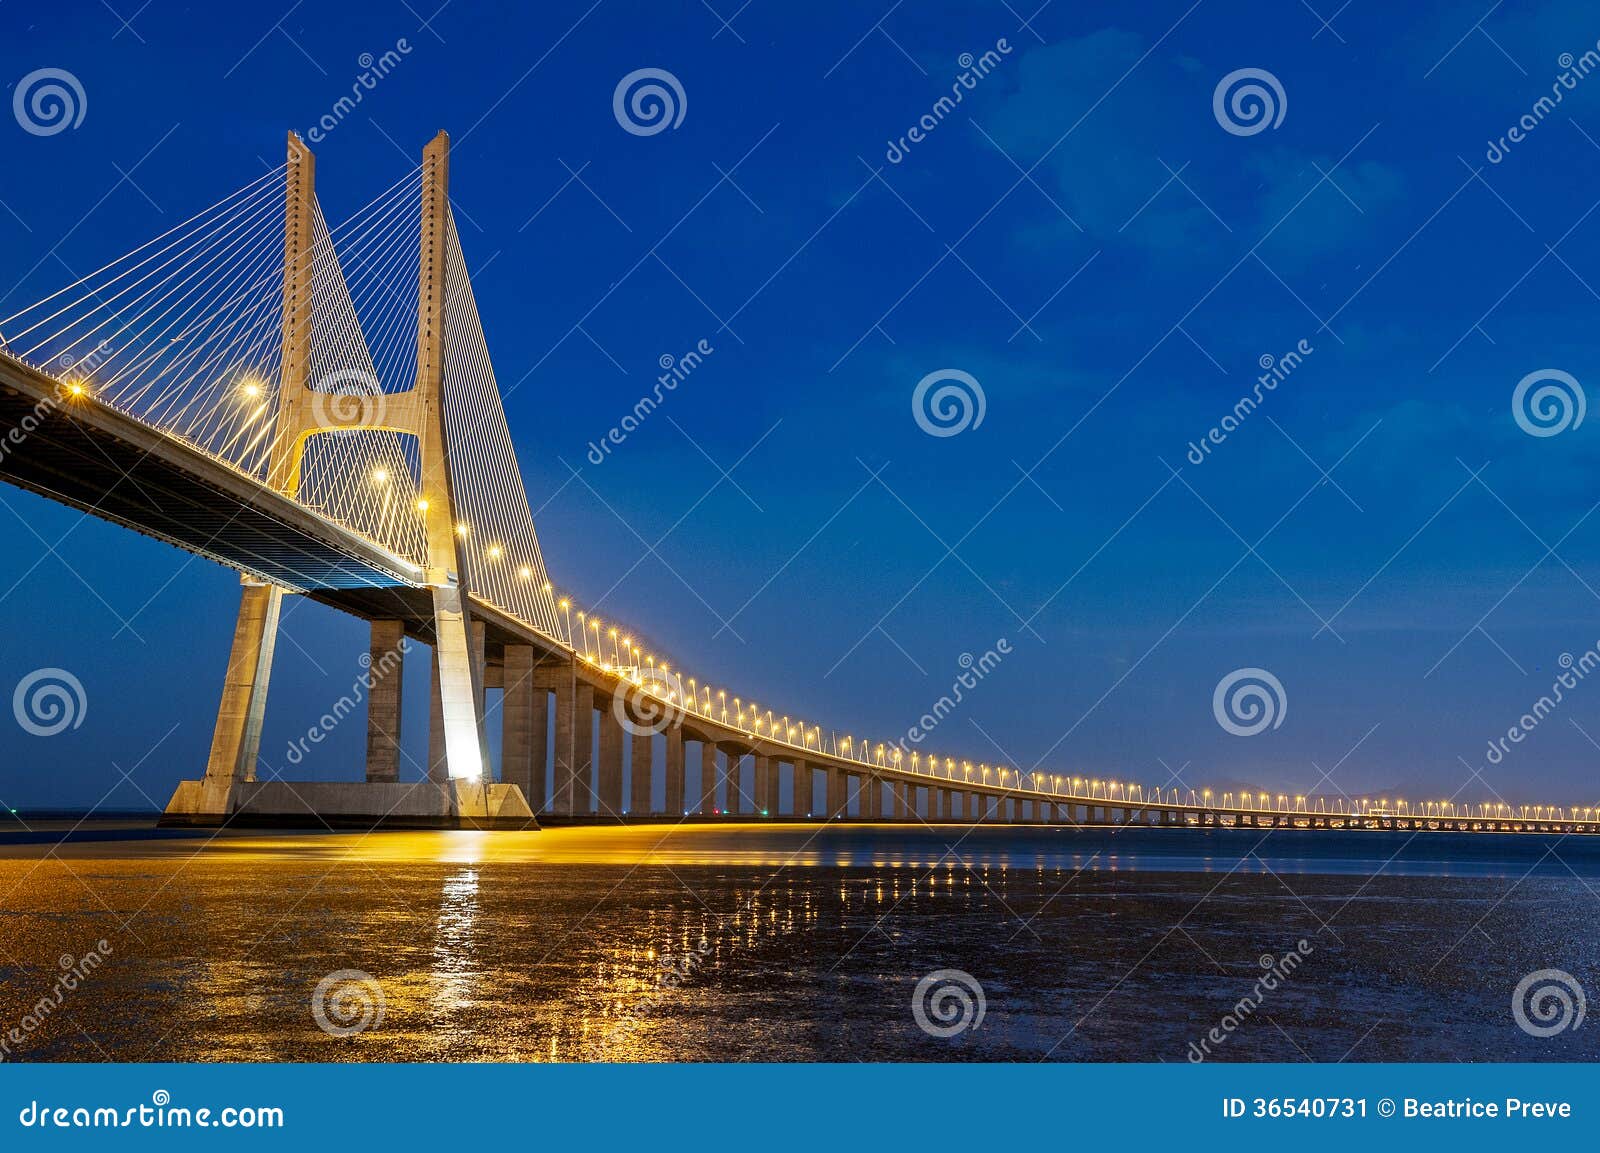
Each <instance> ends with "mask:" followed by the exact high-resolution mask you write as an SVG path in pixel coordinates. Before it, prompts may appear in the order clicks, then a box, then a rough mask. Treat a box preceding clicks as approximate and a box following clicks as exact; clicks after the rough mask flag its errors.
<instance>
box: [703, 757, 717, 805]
mask: <svg viewBox="0 0 1600 1153" xmlns="http://www.w3.org/2000/svg"><path fill="white" fill-rule="evenodd" d="M716 811H717V746H716V743H715V742H713V741H708V740H705V739H704V738H702V739H701V741H700V815H701V816H702V817H710V816H715V815H716Z"/></svg>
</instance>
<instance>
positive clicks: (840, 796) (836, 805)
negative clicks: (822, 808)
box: [825, 768, 849, 821]
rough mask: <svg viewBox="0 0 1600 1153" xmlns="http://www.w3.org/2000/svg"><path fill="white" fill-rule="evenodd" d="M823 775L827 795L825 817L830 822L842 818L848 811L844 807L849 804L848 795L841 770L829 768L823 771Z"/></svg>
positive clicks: (843, 773)
mask: <svg viewBox="0 0 1600 1153" xmlns="http://www.w3.org/2000/svg"><path fill="white" fill-rule="evenodd" d="M825 773H826V775H827V793H828V813H827V816H828V819H829V820H830V821H832V820H836V819H838V818H839V817H842V816H844V815H845V813H846V812H847V811H848V810H847V809H846V805H847V804H848V803H849V793H848V791H847V783H846V778H845V772H844V770H843V769H836V768H830V769H827V770H825Z"/></svg>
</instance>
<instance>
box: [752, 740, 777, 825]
mask: <svg viewBox="0 0 1600 1153" xmlns="http://www.w3.org/2000/svg"><path fill="white" fill-rule="evenodd" d="M754 760H755V786H756V794H755V799H756V816H758V817H771V816H775V815H776V814H777V812H778V805H777V799H778V798H777V792H778V790H777V788H776V787H775V785H774V780H775V778H776V777H777V773H776V772H775V771H774V766H773V763H772V759H771V758H770V757H767V756H765V755H763V754H762V753H756V754H755V755H754Z"/></svg>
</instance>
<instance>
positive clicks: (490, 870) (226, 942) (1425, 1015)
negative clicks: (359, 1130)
mask: <svg viewBox="0 0 1600 1153" xmlns="http://www.w3.org/2000/svg"><path fill="white" fill-rule="evenodd" d="M1554 840H1555V839H1553V838H1551V839H1546V838H1533V837H1529V838H1484V837H1468V838H1466V839H1465V840H1464V841H1463V839H1462V838H1446V837H1444V836H1443V835H1434V836H1431V837H1419V838H1416V839H1415V840H1413V841H1411V842H1409V843H1404V845H1403V849H1402V844H1403V838H1386V837H1382V836H1377V837H1374V836H1363V835H1362V834H1352V835H1349V836H1341V835H1339V834H1326V833H1323V834H1299V835H1296V834H1273V835H1272V836H1271V837H1268V838H1266V839H1262V838H1261V837H1260V836H1259V835H1255V834H1250V833H1229V834H1223V835H1216V834H1210V835H1196V834H1194V833H1192V832H1183V831H1167V830H1151V831H1148V832H1142V831H1125V832H1121V833H1111V832H1106V831H1100V832H1096V833H1082V832H1073V831H1070V830H1053V829H1040V828H988V829H980V830H976V831H972V830H966V829H958V828H950V829H932V830H929V829H917V830H912V829H906V828H898V827H893V826H881V827H864V826H844V827H835V828H828V829H820V830H819V829H817V828H814V827H802V826H715V827H699V826H689V827H685V828H682V829H677V830H669V829H665V828H660V827H644V828H629V829H563V830H554V831H549V832H545V833H536V834H508V833H386V834H379V835H373V836H366V837H362V836H356V835H312V834H308V835H290V834H282V833H258V834H240V835H232V834H230V835H228V836H225V837H221V838H218V839H217V840H215V841H213V842H210V843H209V844H206V845H205V847H204V849H203V851H201V852H199V853H198V854H197V853H196V850H197V849H198V848H199V847H200V845H201V844H202V843H203V841H202V840H201V839H195V838H188V837H185V838H149V837H147V838H144V839H132V840H121V841H89V842H80V843H71V844H67V845H65V846H63V847H62V848H61V849H60V850H59V853H60V856H61V857H62V858H64V860H55V859H51V858H48V857H46V855H45V847H44V846H42V845H18V844H10V845H3V844H0V892H6V891H11V896H10V897H9V898H8V899H7V900H5V901H4V902H3V903H0V918H3V919H0V935H3V936H4V937H5V938H6V940H7V942H8V949H9V950H10V951H11V952H12V953H13V954H14V956H15V958H16V962H17V963H16V964H12V963H10V962H9V961H6V960H5V959H4V958H3V957H0V1023H6V1022H10V1021H15V1020H18V1019H20V1018H21V1017H22V1015H23V1014H24V1013H25V1012H26V1011H27V1007H28V1006H29V1005H31V1004H33V1002H34V1001H36V1000H37V998H38V996H39V995H40V994H41V993H42V992H44V991H45V990H47V989H48V988H49V986H50V983H51V982H52V981H53V980H54V972H56V971H58V970H57V958H58V957H59V956H60V955H62V954H65V953H71V954H74V955H78V954H81V953H82V952H83V951H84V950H85V949H86V948H87V947H89V946H90V944H91V943H92V942H93V941H94V940H97V939H98V938H99V937H102V936H104V937H107V938H109V939H111V940H112V941H113V943H114V945H115V952H114V954H113V957H112V962H111V963H110V964H108V965H107V966H106V967H105V968H104V969H103V970H102V971H100V972H98V973H96V974H95V975H94V977H93V979H92V980H90V981H88V982H86V983H85V984H84V986H83V987H82V988H81V989H79V990H78V991H76V992H75V993H74V994H73V995H72V997H71V999H70V1000H69V1001H68V1002H67V1003H66V1004H65V1005H64V1006H63V1010H62V1012H61V1013H60V1014H59V1015H57V1016H55V1017H53V1018H52V1019H51V1020H49V1021H48V1022H46V1023H45V1025H44V1026H43V1027H42V1028H40V1029H39V1030H38V1031H37V1032H35V1033H31V1034H30V1035H29V1037H28V1038H27V1040H28V1044H27V1046H26V1047H24V1048H23V1049H22V1050H21V1051H20V1052H19V1053H17V1056H18V1057H21V1058H27V1057H35V1058H53V1059H83V1060H95V1059H102V1058H104V1057H110V1058H114V1059H119V1060H147V1059H149V1060H156V1059H159V1060H186V1059H200V1060H220V1059H238V1060H250V1059H294V1060H342V1059H359V1060H481V1059H495V1060H674V1059H679V1060H737V1059H756V1060H815V1059H826V1060H861V1059H887V1060H927V1059H935V1060H945V1059H1023V1060H1026V1059H1038V1058H1040V1057H1044V1056H1049V1057H1050V1058H1052V1059H1057V1060H1085V1059H1088V1060H1183V1059H1184V1056H1185V1051H1186V1046H1187V1044H1188V1042H1189V1041H1190V1040H1192V1039H1193V1038H1194V1037H1196V1036H1199V1035H1200V1034H1201V1033H1203V1032H1204V1030H1205V1029H1207V1028H1209V1027H1210V1026H1211V1025H1213V1024H1214V1023H1215V1022H1216V1020H1217V1019H1218V1018H1219V1017H1220V1016H1221V1015H1222V1014H1223V1013H1224V1012H1226V1011H1227V1009H1228V1008H1229V1007H1230V1006H1232V1005H1233V1004H1234V1003H1236V1002H1237V1000H1238V998H1239V996H1240V993H1241V991H1242V990H1244V989H1246V988H1248V987H1249V985H1250V983H1252V982H1253V981H1254V980H1255V977H1256V975H1257V974H1258V973H1259V972H1260V968H1259V964H1258V960H1259V957H1260V956H1261V955H1262V954H1263V953H1282V952H1283V951H1285V950H1286V949H1289V948H1292V947H1293V946H1294V944H1295V942H1296V941H1297V940H1300V939H1302V938H1303V939H1305V940H1307V941H1308V942H1309V943H1310V944H1311V945H1312V946H1313V949H1314V951H1313V953H1312V955H1311V956H1310V957H1309V958H1308V960H1307V962H1306V964H1305V965H1304V967H1303V968H1302V969H1301V970H1299V971H1298V972H1297V973H1296V975H1295V977H1294V978H1293V980H1291V981H1289V982H1288V983H1286V985H1285V987H1284V988H1283V989H1282V990H1280V991H1279V992H1278V993H1276V994H1275V996H1274V999H1273V1002H1272V1003H1271V1004H1270V1005H1268V1006H1264V1008H1263V1013H1262V1016H1261V1018H1260V1019H1258V1020H1256V1021H1254V1022H1252V1023H1251V1025H1250V1026H1249V1027H1247V1028H1245V1029H1241V1030H1240V1031H1239V1033H1237V1034H1235V1035H1234V1036H1232V1037H1230V1039H1229V1040H1228V1042H1227V1043H1226V1045H1224V1046H1223V1047H1222V1051H1221V1052H1219V1053H1218V1057H1219V1058H1221V1059H1273V1060H1296V1059H1300V1058H1301V1057H1302V1056H1303V1055H1311V1056H1314V1057H1316V1058H1317V1059H1319V1060H1335V1059H1338V1058H1339V1057H1341V1056H1343V1055H1344V1054H1345V1053H1346V1052H1347V1051H1349V1050H1350V1049H1351V1047H1352V1046H1357V1048H1356V1051H1355V1052H1354V1054H1353V1056H1352V1059H1366V1060H1384V1059H1400V1058H1406V1059H1444V1060H1449V1059H1461V1058H1488V1057H1508V1058H1514V1059H1524V1060H1535V1059H1550V1058H1557V1059H1559V1058H1573V1057H1584V1058H1587V1059H1593V1058H1594V1057H1596V1056H1597V1055H1600V1034H1597V1033H1596V1032H1594V1031H1582V1030H1580V1031H1578V1032H1576V1033H1571V1034H1567V1035H1563V1036H1560V1037H1556V1038H1552V1039H1549V1040H1541V1041H1536V1040H1535V1039H1532V1038H1529V1037H1527V1036H1526V1035H1524V1034H1522V1033H1521V1032H1520V1031H1519V1030H1517V1029H1516V1028H1515V1027H1514V1025H1513V1024H1512V1021H1511V1018H1510V1014H1509V1011H1508V1008H1509V997H1510V990H1511V989H1512V988H1513V987H1514V986H1515V984H1516V982H1517V980H1518V979H1520V977H1521V976H1522V975H1523V974H1525V973H1527V972H1530V971H1532V970H1534V969H1539V968H1549V967H1556V968H1563V969H1566V970H1567V971H1569V972H1572V973H1573V974H1574V975H1577V976H1579V977H1580V979H1582V980H1584V981H1586V982H1587V983H1588V988H1589V989H1590V992H1591V995H1592V994H1593V993H1594V992H1595V991H1596V989H1597V985H1596V984H1595V983H1594V979H1593V978H1594V974H1593V973H1592V972H1591V971H1590V970H1589V968H1588V966H1590V965H1591V964H1592V963H1593V962H1592V960H1591V959H1592V958H1593V957H1594V956H1595V955H1596V954H1595V944H1596V932H1595V929H1594V927H1593V925H1594V918H1593V917H1592V916H1591V915H1590V910H1591V908H1592V906H1591V905H1590V902H1591V901H1592V900H1593V899H1594V898H1593V896H1592V894H1591V893H1590V892H1589V891H1588V882H1586V881H1584V880H1581V879H1579V878H1577V877H1574V876H1573V872H1574V871H1576V872H1578V873H1581V874H1583V875H1584V876H1589V875H1591V874H1595V873H1597V872H1600V870H1597V869H1596V867H1595V866H1596V860H1595V857H1594V853H1595V849H1593V848H1591V847H1590V846H1589V844H1588V843H1587V842H1581V841H1579V840H1578V839H1576V838H1574V839H1569V840H1567V841H1561V842H1555V843H1554V844H1552V842H1554ZM1551 848H1553V849H1554V852H1553V853H1551V854H1549V855H1547V854H1546V850H1547V849H1551ZM1397 849H1402V851H1401V853H1400V855H1399V856H1398V858H1397V859H1396V860H1394V861H1393V862H1392V863H1391V864H1390V865H1388V866H1387V867H1386V868H1383V870H1382V872H1381V873H1380V872H1379V871H1378V870H1379V866H1380V865H1382V863H1383V861H1384V860H1385V859H1386V858H1388V857H1389V856H1391V855H1392V854H1394V853H1395V852H1396V850H1397ZM1541 857H1543V858H1544V863H1543V864H1542V865H1541V866H1540V867H1539V868H1538V869H1535V870H1533V871H1532V872H1531V873H1530V868H1529V867H1530V865H1532V864H1534V863H1535V862H1536V861H1538V860H1539V859H1540V858H1541ZM69 868H70V869H71V872H68V869H69ZM1569 870H1570V871H1569ZM130 917H132V919H131V921H129V923H128V927H127V928H126V929H123V928H121V927H120V925H121V923H122V922H123V921H125V920H128V919H129V918H130ZM347 968H354V969H359V970H362V971H365V972H368V973H370V974H371V975H372V976H373V978H374V979H375V980H376V981H378V982H379V984H380V986H381V988H382V990H383V994H384V998H385V1002H386V1006H387V1012H386V1017H385V1020H384V1023H383V1025H382V1026H381V1027H379V1028H377V1029H374V1030H371V1031H369V1032H367V1033H363V1034H360V1035H358V1036H355V1037H349V1038H334V1037H330V1036H327V1035H326V1034H324V1033H322V1032H320V1031H319V1030H318V1029H317V1028H316V1027H315V1025H314V1023H313V1022H312V1020H311V1017H310V1012H309V1008H308V998H309V995H310V990H311V989H312V988H313V987H314V986H315V985H316V983H317V982H318V980H319V979H321V978H322V977H323V976H324V975H326V974H327V973H329V972H332V971H335V970H339V969H347ZM941 968H958V969H962V970H964V971H966V972H968V973H971V974H972V975H973V976H974V977H975V978H977V979H978V981H979V982H980V983H981V984H982V985H983V987H984V989H985V993H986V997H987V1000H988V1015H987V1017H986V1019H985V1022H984V1025H983V1027H982V1028H981V1029H980V1030H978V1031H977V1032H972V1033H967V1034H963V1035H961V1036H958V1037H956V1038H954V1039H951V1040H948V1041H947V1040H939V1039H935V1038H931V1037H928V1036H927V1035H925V1034H923V1033H922V1032H921V1031H920V1030H919V1029H918V1028H917V1027H916V1025H915V1024H914V1022H913V1020H912V1017H911V1014H910V997H911V990H912V988H913V987H914V986H915V984H916V982H917V981H918V979H920V978H921V977H922V976H923V975H924V974H926V973H929V972H931V971H933V970H935V969H941ZM80 1029H81V1032H80Z"/></svg>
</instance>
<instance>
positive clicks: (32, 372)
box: [0, 354, 420, 589]
mask: <svg viewBox="0 0 1600 1153" xmlns="http://www.w3.org/2000/svg"><path fill="white" fill-rule="evenodd" d="M60 387H61V386H60V384H59V382H57V381H56V380H54V379H53V378H51V377H50V376H47V375H46V374H44V373H42V372H40V371H38V370H37V369H35V368H33V367H32V366H30V365H28V364H25V363H24V362H22V361H20V360H17V359H15V358H14V357H11V356H7V355H5V354H0V479H4V480H6V481H9V482H11V483H12V484H15V485H17V486H19V487H21V488H25V489H28V490H30V491H32V492H35V493H38V494H40V495H42V496H47V497H50V498H51V499H53V500H58V501H61V502H62V503H64V504H68V505H71V506H72V507H74V508H77V509H81V510H83V511H84V512H88V513H93V514H94V515H96V516H99V517H103V518H105V519H107V520H111V521H115V522H116V523H118V524H121V525H125V526H126V527H128V528H132V529H135V530H137V531H138V532H141V533H144V534H145V535H147V536H153V537H156V538H158V539H160V540H164V541H167V542H169V543H171V544H175V545H177V546H178V547H180V548H184V549H187V550H188V551H190V552H193V553H198V554H199V555H201V556H204V557H209V558H210V559H212V560H215V561H217V562H219V563H221V564H225V565H228V566H230V567H232V568H235V569H239V570H241V571H243V572H247V573H250V574H251V575H253V576H256V577H259V578H260V579H262V580H264V581H269V582H271V583H273V584H277V585H281V586H283V587H284V588H289V589H311V588H322V589H363V588H364V589H381V588H393V587H397V586H408V585H414V584H415V583H416V581H417V579H418V577H419V575H420V574H419V572H418V571H417V569H416V568H415V567H414V566H412V565H410V564H409V563H408V562H406V561H405V560H403V559H401V558H400V557H397V556H395V555H393V554H392V553H390V552H388V551H387V550H386V549H384V548H382V547H380V546H379V545H376V544H374V543H373V542H372V541H369V540H367V539H366V538H364V537H362V536H360V535H358V534H356V533H353V532H350V531H349V530H348V529H345V528H343V527H341V526H339V525H338V524H335V523H334V522H332V521H330V520H328V519H327V518H325V517H323V516H320V515H318V514H317V513H315V512H313V511H312V510H310V509H307V508H306V507H304V506H303V505H301V504H299V503H297V502H295V501H293V500H291V499H290V498H288V497H286V496H284V495H283V494H281V493H278V492H275V491H273V490H272V489H270V488H267V487H266V486H265V485H263V484H261V482H260V481H258V480H256V479H254V478H252V477H248V476H245V475H244V474H242V473H240V472H238V471H237V470H235V469H232V468H230V467H228V466H227V465H225V464H222V463H220V462H218V461H216V460H214V459H213V458H211V457H210V456H207V455H206V454H205V453H203V452H201V451H200V450H199V449H196V448H194V447H192V446H190V445H187V444H185V443H183V442H182V441H179V440H176V439H174V438H172V437H168V436H164V435H162V434H161V433H158V432H156V431H154V430H153V429H151V428H149V427H148V426H146V425H144V424H142V423H140V422H139V421H137V420H135V419H133V418H132V417H129V416H126V415H124V414H123V413H120V412H117V411H116V410H114V409H110V408H107V407H105V406H103V405H100V404H97V403H96V402H95V401H94V400H93V398H92V397H88V396H85V397H66V398H63V397H62V396H61V394H60V391H59V390H60Z"/></svg>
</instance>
